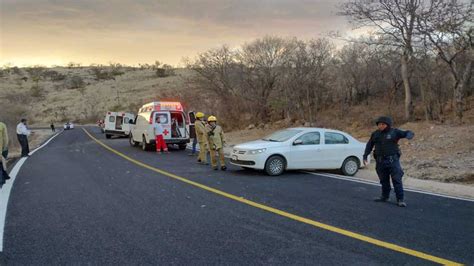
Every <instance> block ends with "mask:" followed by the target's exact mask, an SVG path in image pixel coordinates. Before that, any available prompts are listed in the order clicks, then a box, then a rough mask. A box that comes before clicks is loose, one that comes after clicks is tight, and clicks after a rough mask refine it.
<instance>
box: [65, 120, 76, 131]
mask: <svg viewBox="0 0 474 266" xmlns="http://www.w3.org/2000/svg"><path fill="white" fill-rule="evenodd" d="M69 129H74V124H73V123H71V122H67V123H65V124H64V130H69Z"/></svg>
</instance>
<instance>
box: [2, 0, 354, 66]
mask: <svg viewBox="0 0 474 266" xmlns="http://www.w3.org/2000/svg"><path fill="white" fill-rule="evenodd" d="M341 1H342V0H337V1H335V0H195V1H192V0H135V1H133V0H109V1H104V0H49V1H48V0H0V3H1V4H0V46H1V50H0V65H4V64H6V63H11V64H13V65H19V66H24V65H35V64H41V65H46V66H50V65H65V64H67V63H68V62H76V63H82V64H83V65H88V64H91V63H101V64H107V63H109V62H118V63H124V64H129V65H137V64H138V63H152V62H154V61H155V60H159V61H161V62H165V63H168V64H173V65H177V64H179V63H180V62H181V60H182V58H183V57H185V56H188V57H193V56H195V55H196V54H198V53H199V52H203V51H205V50H207V49H209V48H213V47H217V46H220V45H222V44H227V45H230V46H237V45H239V44H242V43H244V42H246V41H251V40H253V39H255V38H258V37H262V36H264V35H278V36H296V37H298V38H302V39H310V38H317V37H324V36H326V34H327V33H328V32H330V31H340V32H346V31H349V30H350V26H349V24H348V23H347V22H346V19H345V18H343V17H339V16H337V15H336V12H337V6H336V5H337V4H338V3H340V2H341Z"/></svg>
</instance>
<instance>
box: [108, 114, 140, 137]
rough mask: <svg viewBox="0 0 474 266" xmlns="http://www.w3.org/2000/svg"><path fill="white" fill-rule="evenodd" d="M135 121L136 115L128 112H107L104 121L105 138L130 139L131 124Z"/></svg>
mask: <svg viewBox="0 0 474 266" xmlns="http://www.w3.org/2000/svg"><path fill="white" fill-rule="evenodd" d="M134 120H135V115H134V114H132V113H126V112H107V114H106V115H105V119H104V129H103V131H104V133H105V137H106V138H108V139H110V138H111V137H112V136H119V137H128V136H129V134H130V122H133V121H134Z"/></svg>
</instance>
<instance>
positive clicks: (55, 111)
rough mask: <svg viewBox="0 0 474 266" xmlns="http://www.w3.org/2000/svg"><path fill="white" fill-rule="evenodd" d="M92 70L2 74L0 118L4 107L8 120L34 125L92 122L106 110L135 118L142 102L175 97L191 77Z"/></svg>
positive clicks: (182, 71)
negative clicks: (127, 112)
mask: <svg viewBox="0 0 474 266" xmlns="http://www.w3.org/2000/svg"><path fill="white" fill-rule="evenodd" d="M96 69H97V68H93V67H79V68H77V67H76V68H63V67H61V68H51V69H46V70H43V71H42V73H40V74H37V75H38V76H37V77H35V75H36V74H33V75H32V74H31V73H28V72H27V70H25V69H19V70H17V72H16V73H13V71H11V73H3V75H2V77H0V81H1V83H0V101H1V103H2V113H3V110H5V109H6V108H5V109H4V108H3V107H8V109H9V111H8V113H9V114H8V116H16V117H17V118H19V117H21V116H26V117H28V118H29V119H30V120H31V121H32V122H33V123H34V124H47V123H50V122H51V121H54V122H56V123H58V122H64V121H67V120H71V121H75V122H94V121H96V119H98V118H100V117H102V116H103V115H104V113H105V112H106V111H108V110H114V111H119V110H120V111H132V112H136V111H137V107H138V106H139V105H141V104H143V103H144V102H146V101H149V100H152V99H160V98H163V95H164V96H165V97H169V96H170V95H179V93H180V91H181V90H182V89H183V88H184V84H185V80H186V79H187V77H188V76H189V75H191V72H190V71H188V70H185V69H177V70H174V74H173V75H170V76H167V77H158V76H157V74H156V71H155V70H152V69H139V68H121V69H119V70H117V69H115V70H114V69H112V68H110V67H102V68H101V69H102V72H103V73H106V74H103V75H102V76H101V74H96V73H97V72H94V70H96ZM113 71H116V73H113ZM30 72H31V71H30ZM98 77H99V78H98ZM5 111H6V110H5ZM3 116H4V115H3Z"/></svg>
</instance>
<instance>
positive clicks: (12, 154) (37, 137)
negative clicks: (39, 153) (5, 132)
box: [7, 127, 58, 168]
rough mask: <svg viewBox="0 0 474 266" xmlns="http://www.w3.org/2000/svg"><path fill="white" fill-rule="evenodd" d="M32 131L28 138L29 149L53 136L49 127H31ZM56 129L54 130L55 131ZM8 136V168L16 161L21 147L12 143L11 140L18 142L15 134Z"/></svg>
mask: <svg viewBox="0 0 474 266" xmlns="http://www.w3.org/2000/svg"><path fill="white" fill-rule="evenodd" d="M31 131H32V132H33V133H32V134H31V135H30V137H29V138H28V139H29V145H30V151H32V150H34V149H36V148H37V147H39V146H40V145H41V144H43V143H44V142H45V141H46V140H47V139H49V138H50V137H51V136H53V135H54V134H55V133H53V132H52V131H51V129H49V128H48V129H46V128H43V127H32V130H31ZM57 132H58V130H56V133H57ZM9 137H10V145H9V146H10V150H9V153H8V159H7V164H8V168H11V166H12V164H13V163H14V162H16V161H17V160H18V159H19V158H20V156H21V148H20V146H19V145H16V144H15V145H12V142H18V140H17V139H16V136H9Z"/></svg>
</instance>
